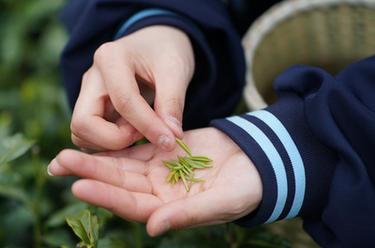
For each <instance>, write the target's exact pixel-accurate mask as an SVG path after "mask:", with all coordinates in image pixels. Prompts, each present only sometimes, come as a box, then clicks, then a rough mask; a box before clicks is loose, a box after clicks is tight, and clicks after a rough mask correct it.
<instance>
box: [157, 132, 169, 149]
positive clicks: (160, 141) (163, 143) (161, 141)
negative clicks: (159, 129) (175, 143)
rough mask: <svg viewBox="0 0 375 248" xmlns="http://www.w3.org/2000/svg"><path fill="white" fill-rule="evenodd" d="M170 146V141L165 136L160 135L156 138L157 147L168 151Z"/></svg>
mask: <svg viewBox="0 0 375 248" xmlns="http://www.w3.org/2000/svg"><path fill="white" fill-rule="evenodd" d="M171 145H172V139H171V138H169V137H168V136H167V135H165V134H163V135H160V137H159V138H158V146H160V147H161V148H162V149H164V150H169V149H170V148H171Z"/></svg>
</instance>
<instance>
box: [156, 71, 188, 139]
mask: <svg viewBox="0 0 375 248" xmlns="http://www.w3.org/2000/svg"><path fill="white" fill-rule="evenodd" d="M163 74H164V76H162V77H159V78H157V79H156V80H157V81H158V82H157V83H156V84H155V85H156V89H155V91H156V92H155V102H154V108H155V112H156V113H157V114H158V116H159V117H160V118H161V119H162V120H163V121H164V122H165V123H166V124H167V125H168V127H169V128H170V129H171V130H172V131H173V133H174V134H175V135H176V136H177V137H179V138H182V136H183V130H182V117H183V111H184V105H185V95H186V89H187V86H188V84H189V79H181V78H178V77H173V76H172V75H168V74H167V73H163ZM165 76H167V78H166V77H165ZM174 78H175V79H174Z"/></svg>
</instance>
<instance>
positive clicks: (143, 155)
mask: <svg viewBox="0 0 375 248" xmlns="http://www.w3.org/2000/svg"><path fill="white" fill-rule="evenodd" d="M155 150H156V146H155V145H154V144H144V145H137V146H133V147H129V148H126V149H123V150H120V151H106V152H100V153H97V154H96V155H100V156H108V157H115V158H130V159H135V160H141V161H149V160H150V159H151V158H152V157H153V156H154V155H155Z"/></svg>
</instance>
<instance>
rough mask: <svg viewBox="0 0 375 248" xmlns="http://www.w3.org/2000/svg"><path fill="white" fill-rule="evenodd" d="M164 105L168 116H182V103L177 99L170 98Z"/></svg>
mask: <svg viewBox="0 0 375 248" xmlns="http://www.w3.org/2000/svg"><path fill="white" fill-rule="evenodd" d="M165 104H166V105H167V106H168V108H169V109H168V112H169V113H168V114H169V115H172V116H176V117H179V116H180V115H181V114H182V110H183V108H184V104H183V102H182V101H181V100H180V99H179V98H177V97H172V98H169V99H168V100H166V102H165Z"/></svg>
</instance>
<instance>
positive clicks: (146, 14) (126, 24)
mask: <svg viewBox="0 0 375 248" xmlns="http://www.w3.org/2000/svg"><path fill="white" fill-rule="evenodd" d="M157 15H167V16H177V15H176V14H175V13H173V12H171V11H168V10H164V9H145V10H142V11H140V12H138V13H136V14H135V15H133V16H132V17H130V18H129V19H128V20H127V21H126V22H124V24H122V26H121V27H120V29H119V30H118V32H117V33H116V35H115V39H118V38H120V37H121V36H122V35H123V34H124V33H125V32H126V30H127V29H128V28H129V27H130V26H131V25H133V24H134V23H136V22H138V21H140V20H142V19H144V18H147V17H150V16H157Z"/></svg>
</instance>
